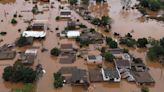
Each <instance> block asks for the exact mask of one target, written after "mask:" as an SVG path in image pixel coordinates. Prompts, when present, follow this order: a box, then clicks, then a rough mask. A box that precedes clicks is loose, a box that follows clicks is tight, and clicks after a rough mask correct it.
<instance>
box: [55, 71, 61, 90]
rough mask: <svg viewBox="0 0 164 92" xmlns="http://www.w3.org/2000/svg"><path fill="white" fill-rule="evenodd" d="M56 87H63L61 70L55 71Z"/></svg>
mask: <svg viewBox="0 0 164 92" xmlns="http://www.w3.org/2000/svg"><path fill="white" fill-rule="evenodd" d="M54 87H55V88H59V87H63V79H62V76H61V73H60V72H57V73H54Z"/></svg>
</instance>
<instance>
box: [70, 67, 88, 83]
mask: <svg viewBox="0 0 164 92" xmlns="http://www.w3.org/2000/svg"><path fill="white" fill-rule="evenodd" d="M81 80H82V81H83V82H87V72H86V70H83V69H75V70H73V72H72V83H80V81H81Z"/></svg>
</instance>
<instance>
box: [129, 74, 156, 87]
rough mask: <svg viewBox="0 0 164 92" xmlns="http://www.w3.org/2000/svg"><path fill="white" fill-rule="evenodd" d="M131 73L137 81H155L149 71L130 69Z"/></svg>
mask: <svg viewBox="0 0 164 92" xmlns="http://www.w3.org/2000/svg"><path fill="white" fill-rule="evenodd" d="M131 74H132V75H133V77H134V78H135V80H136V82H137V83H141V84H142V83H155V81H154V79H153V78H152V76H151V75H150V74H149V72H147V71H145V72H133V71H131Z"/></svg>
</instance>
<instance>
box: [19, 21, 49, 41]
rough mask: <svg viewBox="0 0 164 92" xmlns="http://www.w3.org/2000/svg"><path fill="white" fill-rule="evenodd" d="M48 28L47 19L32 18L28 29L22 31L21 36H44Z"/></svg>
mask: <svg viewBox="0 0 164 92" xmlns="http://www.w3.org/2000/svg"><path fill="white" fill-rule="evenodd" d="M47 30H48V21H47V20H34V21H33V23H32V24H31V26H30V27H29V29H28V30H26V31H24V32H23V33H22V36H23V37H33V38H44V37H45V36H46V31H47Z"/></svg>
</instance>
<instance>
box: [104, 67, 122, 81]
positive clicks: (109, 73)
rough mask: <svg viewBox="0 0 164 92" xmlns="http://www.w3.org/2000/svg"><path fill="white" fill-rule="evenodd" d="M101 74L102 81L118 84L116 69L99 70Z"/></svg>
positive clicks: (118, 77) (119, 78)
mask: <svg viewBox="0 0 164 92" xmlns="http://www.w3.org/2000/svg"><path fill="white" fill-rule="evenodd" d="M101 73H102V76H103V80H104V81H114V82H120V81H121V75H120V72H119V71H118V69H117V68H115V69H103V68H102V69H101Z"/></svg>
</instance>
